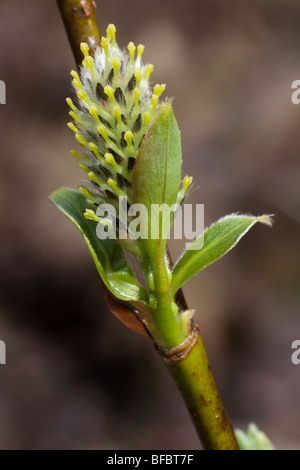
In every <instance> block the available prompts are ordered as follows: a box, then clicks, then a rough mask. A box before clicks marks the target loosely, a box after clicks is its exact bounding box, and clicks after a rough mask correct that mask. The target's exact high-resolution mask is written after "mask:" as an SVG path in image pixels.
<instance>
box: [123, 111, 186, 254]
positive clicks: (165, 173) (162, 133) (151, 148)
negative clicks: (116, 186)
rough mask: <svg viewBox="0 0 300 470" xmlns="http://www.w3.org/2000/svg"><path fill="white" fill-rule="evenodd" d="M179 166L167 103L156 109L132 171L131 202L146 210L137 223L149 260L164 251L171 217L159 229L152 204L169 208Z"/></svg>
mask: <svg viewBox="0 0 300 470" xmlns="http://www.w3.org/2000/svg"><path fill="white" fill-rule="evenodd" d="M181 165H182V157H181V142H180V132H179V129H178V125H177V122H176V119H175V116H174V113H173V110H172V106H171V104H170V103H167V104H165V105H164V106H162V108H161V109H160V111H159V113H158V116H157V118H156V119H155V121H154V123H153V124H152V126H151V127H150V129H149V131H148V134H147V135H146V137H145V138H144V140H143V143H142V145H141V148H140V151H139V154H138V156H137V159H136V163H135V166H134V169H133V181H132V188H133V200H134V203H135V204H143V205H144V206H145V208H146V213H143V214H142V215H141V223H142V224H144V226H145V227H146V229H148V230H147V233H146V235H147V238H146V239H144V240H143V241H142V242H143V244H144V246H145V249H146V251H147V253H148V255H149V256H150V258H151V259H152V260H153V259H156V257H157V256H158V245H159V246H160V248H161V249H162V250H165V247H166V239H167V236H168V232H169V230H170V224H171V217H170V216H166V218H165V220H166V224H165V225H164V226H163V224H162V221H161V217H159V216H158V211H157V210H156V211H155V206H153V205H154V204H156V205H158V206H161V205H162V204H165V205H167V206H165V207H168V208H171V207H172V206H173V205H174V204H175V203H176V200H177V195H178V191H179V188H180V180H181ZM158 206H156V209H157V208H158ZM151 209H152V216H151ZM165 214H167V212H165ZM171 215H172V214H171ZM155 220H158V221H159V223H156V222H155ZM151 228H152V231H151ZM151 235H152V236H151ZM159 240H160V241H159Z"/></svg>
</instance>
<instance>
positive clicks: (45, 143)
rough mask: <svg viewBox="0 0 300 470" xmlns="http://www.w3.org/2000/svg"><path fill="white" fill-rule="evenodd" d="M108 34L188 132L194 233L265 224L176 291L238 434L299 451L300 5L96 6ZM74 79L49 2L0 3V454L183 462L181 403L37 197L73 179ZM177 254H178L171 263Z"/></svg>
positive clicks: (192, 437)
mask: <svg viewBox="0 0 300 470" xmlns="http://www.w3.org/2000/svg"><path fill="white" fill-rule="evenodd" d="M98 3H99V4H98V15H99V20H100V24H101V26H102V29H103V31H104V30H105V28H106V26H107V24H108V23H110V22H113V23H115V24H116V26H117V34H118V36H117V38H118V42H119V44H124V45H126V44H127V43H128V42H129V41H130V40H133V41H134V42H135V43H139V42H142V43H144V44H145V45H146V51H145V58H146V60H147V61H149V62H152V63H154V64H155V73H154V75H153V80H155V81H157V82H159V83H167V95H168V96H174V97H175V101H174V107H175V112H176V116H177V119H178V122H179V125H180V128H181V131H182V141H183V151H184V173H185V174H192V175H193V176H194V181H195V187H194V191H193V193H192V196H191V199H190V202H193V203H196V202H199V203H204V204H205V222H206V225H209V224H210V223H212V222H213V221H214V220H215V219H217V218H218V217H220V216H223V215H225V214H228V213H232V212H234V211H243V212H251V213H255V214H261V213H275V214H276V223H275V226H274V228H273V229H272V230H270V229H268V228H265V227H262V226H260V227H256V228H255V229H253V231H252V232H251V233H250V234H249V235H248V236H247V237H246V238H245V239H243V241H242V242H241V243H240V245H239V246H238V247H237V248H236V249H235V250H234V251H233V252H231V253H230V254H228V255H227V256H226V257H225V258H224V259H223V260H221V261H219V262H218V263H217V264H216V265H214V266H213V267H210V268H208V269H207V270H205V271H204V272H202V273H201V274H200V275H198V277H196V278H195V279H193V280H192V281H191V282H190V283H189V284H188V285H187V286H186V288H185V293H186V297H187V299H188V303H189V305H190V306H191V307H194V308H196V309H197V313H196V319H197V322H198V323H199V324H200V326H201V330H202V334H203V337H204V340H205V343H206V345H207V349H208V352H209V356H210V359H211V362H212V366H213V369H214V372H215V376H216V380H217V382H218V384H219V386H220V389H221V391H222V394H223V397H224V400H225V402H226V405H227V407H228V411H229V414H230V416H231V418H232V420H233V422H234V424H235V426H236V427H237V426H241V427H242V428H244V429H245V428H246V426H247V425H248V423H249V421H255V422H256V423H257V424H258V426H259V427H261V428H262V429H263V430H264V431H266V432H267V433H268V434H269V435H270V437H271V438H272V439H273V441H274V443H275V444H276V446H277V447H278V448H281V449H299V448H300V427H299V422H300V380H299V377H300V366H294V365H293V364H292V362H291V354H292V350H291V343H292V341H293V340H295V339H300V312H299V280H300V279H299V278H300V271H299V221H300V212H299V209H300V203H299V175H300V168H299V154H300V132H299V130H300V106H294V105H293V104H292V103H291V83H292V82H293V81H294V80H297V79H300V48H299V45H300V3H299V1H298V0H289V1H288V2H286V0H264V1H255V0H252V1H251V2H249V1H248V0H227V1H226V2H220V0H201V1H199V0H185V2H182V1H180V2H179V1H178V0H172V1H171V0H152V1H151V2H141V1H138V0H126V1H124V0H114V1H109V2H105V1H104V0H102V1H101V2H100V1H99V2H98ZM73 67H74V63H73V58H72V55H71V52H70V49H69V45H68V43H67V39H66V36H65V32H64V29H63V25H62V22H61V19H60V17H59V13H58V9H57V6H56V2H55V1H54V0H51V1H50V0H47V1H43V2H40V1H37V0H27V1H26V2H24V1H21V0H15V1H14V2H11V1H8V0H1V5H0V79H1V80H4V81H5V82H6V86H7V104H6V105H5V106H4V105H2V106H0V136H1V140H0V157H1V158H0V214H1V225H0V237H1V244H0V339H1V340H4V341H5V342H6V346H7V365H6V366H0V384H1V385H0V448H1V449H55V448H59V449H89V448H99V449H180V448H181V449H193V448H197V447H198V445H199V444H198V440H197V437H196V434H195V432H194V430H193V427H192V425H191V423H190V420H189V417H188V415H187V412H186V411H185V409H184V406H183V404H182V402H181V399H180V397H179V394H178V392H177V390H176V389H175V387H174V384H173V383H172V381H171V379H170V378H169V376H168V375H167V373H166V371H165V369H164V366H163V365H162V364H161V362H160V360H159V358H158V357H157V356H156V354H155V353H154V352H153V350H152V346H151V344H150V343H149V342H148V341H147V340H146V339H145V338H143V337H140V336H139V335H136V334H134V333H132V332H131V331H129V330H127V329H126V328H125V327H124V326H123V325H122V324H120V323H118V321H117V320H115V318H114V317H113V316H112V315H110V314H109V312H108V311H107V308H106V307H105V306H104V303H103V297H102V293H101V288H100V283H99V279H98V275H97V272H96V269H95V267H94V265H93V261H92V259H91V256H90V255H89V253H88V250H87V247H86V246H85V243H84V242H83V240H82V239H81V236H80V234H79V233H78V232H77V231H76V229H75V227H74V226H73V225H72V224H71V223H70V222H69V221H68V220H67V219H65V218H64V216H63V215H62V214H61V213H59V212H58V211H57V209H56V208H55V207H54V206H53V205H52V203H51V201H50V200H49V198H48V195H49V194H50V193H51V192H52V191H53V190H54V189H56V188H58V187H60V186H69V187H73V188H76V187H77V185H78V184H79V183H80V182H81V181H82V179H83V173H82V172H81V171H80V170H79V168H78V167H77V164H76V161H75V159H73V158H72V157H71V156H69V150H70V149H71V148H74V147H75V148H76V145H75V143H74V140H73V135H72V133H71V132H70V131H69V130H68V129H67V127H66V123H67V122H68V114H67V106H66V104H65V97H66V96H69V95H70V93H71V91H70V90H71V86H70V76H69V71H70V69H71V68H73ZM181 249H182V246H181V245H176V246H175V245H174V244H172V251H173V254H174V256H176V255H177V254H179V253H180V251H181Z"/></svg>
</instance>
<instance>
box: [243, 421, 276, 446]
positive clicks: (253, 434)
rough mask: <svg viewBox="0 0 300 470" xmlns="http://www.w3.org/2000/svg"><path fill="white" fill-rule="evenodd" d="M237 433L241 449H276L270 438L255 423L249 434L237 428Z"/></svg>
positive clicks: (249, 428)
mask: <svg viewBox="0 0 300 470" xmlns="http://www.w3.org/2000/svg"><path fill="white" fill-rule="evenodd" d="M235 435H236V438H237V441H238V444H239V446H240V449H241V450H275V447H274V446H273V444H272V442H271V441H270V439H269V438H268V437H267V436H266V435H265V434H264V433H263V432H262V431H260V430H259V429H258V427H257V426H256V425H255V424H253V423H252V424H250V425H249V427H248V432H247V434H246V433H244V432H243V431H241V430H240V429H237V430H236V431H235Z"/></svg>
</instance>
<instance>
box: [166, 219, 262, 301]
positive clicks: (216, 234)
mask: <svg viewBox="0 0 300 470" xmlns="http://www.w3.org/2000/svg"><path fill="white" fill-rule="evenodd" d="M257 222H261V223H265V224H268V225H271V219H270V217H269V216H261V217H252V216H247V215H235V214H233V215H229V216H226V217H224V218H223V219H220V220H219V221H218V222H216V223H215V224H213V225H212V226H211V227H209V228H208V229H207V230H206V231H205V232H204V234H202V235H200V237H204V240H203V243H202V248H201V249H196V250H195V249H194V250H193V248H196V247H197V245H199V239H197V240H195V242H193V243H192V244H191V246H190V249H189V250H187V251H185V253H184V254H183V256H182V257H181V258H180V259H179V261H178V262H177V264H176V266H175V267H174V270H173V280H172V284H171V287H172V291H173V293H174V294H175V293H176V292H177V290H178V289H179V288H180V287H181V286H182V285H183V284H184V283H185V282H187V281H188V280H189V279H191V278H192V277H193V276H195V275H196V274H197V273H198V272H199V271H201V270H202V269H204V268H206V267H207V266H209V265H210V264H212V263H214V262H215V261H217V260H218V259H219V258H221V257H222V256H224V255H225V254H226V253H228V251H230V250H231V249H232V248H234V247H235V245H236V244H237V243H238V242H239V240H240V239H241V238H242V237H243V236H244V235H245V234H246V233H247V232H248V231H249V230H250V228H251V227H253V225H255V224H256V223H257Z"/></svg>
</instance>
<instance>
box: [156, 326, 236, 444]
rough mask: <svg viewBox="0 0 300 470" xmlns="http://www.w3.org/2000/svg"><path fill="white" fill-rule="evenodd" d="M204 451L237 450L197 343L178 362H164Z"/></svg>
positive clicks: (219, 399) (233, 436)
mask: <svg viewBox="0 0 300 470" xmlns="http://www.w3.org/2000/svg"><path fill="white" fill-rule="evenodd" d="M165 363H166V365H167V367H168V370H169V371H170V372H171V375H172V376H173V378H174V380H175V382H176V383H177V385H178V388H179V390H180V392H181V395H182V397H183V399H184V401H185V403H186V406H187V408H188V410H189V413H190V416H191V418H192V421H193V423H194V426H195V428H196V431H197V433H198V435H199V438H200V440H201V442H202V445H203V448H204V449H205V450H239V447H238V444H237V441H236V438H235V435H234V433H233V430H232V426H231V424H230V421H229V418H228V416H227V413H226V410H225V408H224V405H223V402H222V399H221V397H220V394H219V392H218V388H217V386H216V383H215V380H214V377H213V375H212V372H211V368H210V365H209V362H208V358H207V355H206V351H205V348H204V345H203V342H202V340H201V337H200V335H198V338H197V341H196V343H195V345H194V347H193V348H192V350H191V351H190V353H189V354H188V355H187V357H185V358H183V359H182V360H175V361H174V360H171V359H165Z"/></svg>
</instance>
